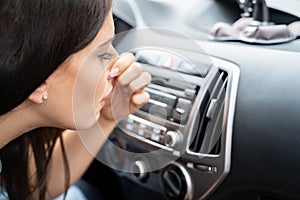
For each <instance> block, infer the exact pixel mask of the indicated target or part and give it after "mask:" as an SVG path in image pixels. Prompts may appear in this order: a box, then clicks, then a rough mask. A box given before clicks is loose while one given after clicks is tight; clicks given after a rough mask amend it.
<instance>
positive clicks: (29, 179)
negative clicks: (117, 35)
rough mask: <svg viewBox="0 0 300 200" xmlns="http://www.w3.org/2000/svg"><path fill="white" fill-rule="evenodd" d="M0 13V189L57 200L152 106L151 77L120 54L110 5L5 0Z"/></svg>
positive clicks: (97, 0)
mask: <svg viewBox="0 0 300 200" xmlns="http://www.w3.org/2000/svg"><path fill="white" fill-rule="evenodd" d="M0 15H1V17H0V23H1V25H0V32H1V36H0V37H1V38H0V42H1V46H0V52H1V54H0V62H1V63H0V99H1V106H0V130H1V131H0V160H1V163H2V172H1V174H0V176H1V188H2V189H3V190H4V191H5V192H7V194H8V196H9V199H10V200H13V199H53V198H55V197H57V196H58V195H59V194H61V193H63V192H65V191H67V188H68V187H69V186H70V185H73V184H74V183H76V182H77V180H79V179H80V177H81V176H82V175H83V173H84V172H85V170H86V169H87V168H88V166H89V165H90V163H91V162H92V160H93V158H94V157H93V155H95V154H96V153H97V152H98V151H99V149H100V148H101V145H102V144H103V142H104V141H105V138H106V137H107V136H109V134H110V133H111V131H112V130H113V128H114V127H115V125H116V120H118V118H120V117H123V116H126V115H127V114H129V113H133V112H135V111H136V110H137V109H138V108H139V107H140V106H142V105H143V104H145V103H146V102H147V101H148V99H149V94H148V93H146V92H145V91H144V90H143V89H144V87H145V86H146V85H147V84H148V83H149V82H150V79H151V77H150V75H149V74H148V73H145V72H142V69H141V66H140V65H139V64H138V63H135V62H134V56H133V55H132V54H130V53H126V54H123V55H121V56H120V57H119V56H118V55H117V54H116V52H115V51H114V49H113V47H112V45H111V41H112V38H113V36H114V25H113V19H112V11H111V2H110V0H88V1H82V0H64V1H62V0H51V1H50V0H35V1H32V0H1V2H0ZM103 136H105V137H103Z"/></svg>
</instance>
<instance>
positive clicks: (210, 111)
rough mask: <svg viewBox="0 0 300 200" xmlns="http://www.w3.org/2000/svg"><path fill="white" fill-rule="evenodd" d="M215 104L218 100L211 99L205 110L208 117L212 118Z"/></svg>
mask: <svg viewBox="0 0 300 200" xmlns="http://www.w3.org/2000/svg"><path fill="white" fill-rule="evenodd" d="M217 105H218V101H217V100H216V99H212V100H211V101H210V104H209V107H208V109H207V112H206V117H207V118H208V119H211V118H212V116H213V114H214V112H215V110H216V107H217Z"/></svg>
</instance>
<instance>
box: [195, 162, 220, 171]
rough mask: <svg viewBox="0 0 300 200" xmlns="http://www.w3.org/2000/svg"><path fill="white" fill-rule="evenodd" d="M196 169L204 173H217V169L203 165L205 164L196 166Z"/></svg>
mask: <svg viewBox="0 0 300 200" xmlns="http://www.w3.org/2000/svg"><path fill="white" fill-rule="evenodd" d="M194 167H195V169H198V170H200V171H203V172H217V168H216V167H212V166H208V165H203V164H194Z"/></svg>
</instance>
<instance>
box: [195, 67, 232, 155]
mask: <svg viewBox="0 0 300 200" xmlns="http://www.w3.org/2000/svg"><path fill="white" fill-rule="evenodd" d="M215 80H216V81H214V82H212V87H211V88H212V90H208V91H207V93H206V96H207V98H208V100H205V101H203V102H202V104H201V107H202V110H201V108H200V113H201V115H202V116H201V117H200V119H199V124H200V125H199V128H198V130H197V132H196V135H195V136H194V140H193V141H192V143H191V145H190V150H191V151H192V152H195V153H204V154H208V153H212V154H218V153H219V151H220V137H221V134H222V124H223V116H224V104H225V96H226V88H227V83H228V74H227V73H226V72H224V71H220V72H219V76H218V77H217V78H216V79H215ZM210 91H211V92H210ZM212 103H213V105H211V104H212ZM208 110H209V111H208ZM208 112H209V113H208Z"/></svg>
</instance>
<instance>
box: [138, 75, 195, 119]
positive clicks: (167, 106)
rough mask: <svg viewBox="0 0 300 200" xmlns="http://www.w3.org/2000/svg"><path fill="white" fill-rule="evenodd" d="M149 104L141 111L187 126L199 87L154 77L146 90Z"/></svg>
mask: <svg viewBox="0 0 300 200" xmlns="http://www.w3.org/2000/svg"><path fill="white" fill-rule="evenodd" d="M145 90H146V91H147V92H148V93H149V94H150V100H149V102H148V103H147V104H146V105H144V106H143V107H142V108H141V110H142V111H145V112H147V113H149V114H152V115H155V116H158V117H160V118H163V119H167V120H169V121H172V122H175V123H180V124H185V123H186V122H187V120H188V117H189V113H190V110H191V107H192V105H193V102H194V100H195V98H196V96H197V93H198V91H199V86H197V85H195V84H191V83H185V82H183V81H179V80H176V79H165V78H161V77H155V76H154V77H153V78H152V82H151V84H149V85H148V87H147V88H146V89H145Z"/></svg>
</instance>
